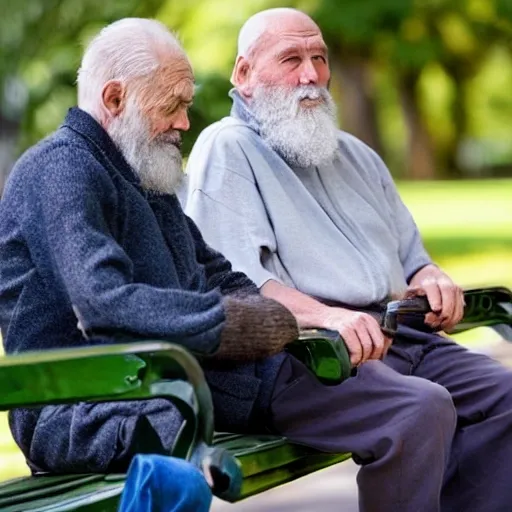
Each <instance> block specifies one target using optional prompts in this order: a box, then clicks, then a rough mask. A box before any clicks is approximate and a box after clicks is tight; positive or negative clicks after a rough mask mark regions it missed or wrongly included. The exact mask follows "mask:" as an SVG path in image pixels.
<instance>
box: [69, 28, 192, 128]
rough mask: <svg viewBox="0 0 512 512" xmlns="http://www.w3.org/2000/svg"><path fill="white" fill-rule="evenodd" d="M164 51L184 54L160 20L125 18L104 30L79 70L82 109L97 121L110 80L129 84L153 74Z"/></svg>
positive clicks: (80, 104)
mask: <svg viewBox="0 0 512 512" xmlns="http://www.w3.org/2000/svg"><path fill="white" fill-rule="evenodd" d="M162 49H170V50H179V51H181V52H182V51H183V50H182V48H181V45H180V43H179V41H178V39H177V38H176V37H175V36H174V35H173V34H172V33H171V32H170V31H169V29H168V28H167V27H166V26H165V25H164V24H163V23H160V22H159V21H156V20H150V19H143V18H124V19H122V20H119V21H116V22H114V23H112V24H110V25H108V26H106V27H105V28H103V30H101V32H100V33H99V34H98V35H97V36H96V37H95V38H94V39H93V40H92V41H91V42H90V43H89V45H88V46H87V48H86V50H85V53H84V56H83V58H82V63H81V66H80V69H79V71H78V79H77V84H78V106H79V107H80V108H81V109H82V110H85V111H86V112H88V113H89V114H91V115H92V116H93V117H95V118H96V119H98V118H99V115H100V106H101V102H102V99H101V93H102V90H103V87H104V85H105V84H106V83H107V82H108V81H109V80H119V81H121V82H123V83H127V82H129V81H131V80H134V79H137V78H142V77H144V76H148V75H150V74H151V73H153V72H154V71H155V70H156V69H157V68H158V66H159V64H160V59H159V53H160V52H161V50H162Z"/></svg>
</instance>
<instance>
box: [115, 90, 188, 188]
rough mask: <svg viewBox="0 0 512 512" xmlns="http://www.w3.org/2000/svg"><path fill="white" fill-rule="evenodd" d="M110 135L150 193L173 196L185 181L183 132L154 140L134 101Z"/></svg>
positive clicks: (130, 100) (118, 117)
mask: <svg viewBox="0 0 512 512" xmlns="http://www.w3.org/2000/svg"><path fill="white" fill-rule="evenodd" d="M107 132H108V134H109V135H110V137H111V138H112V140H113V141H114V143H115V144H116V146H117V147H118V148H119V150H120V151H121V153H122V154H123V156H124V158H125V159H126V161H127V162H128V163H129V164H130V166H131V167H132V169H133V171H134V172H135V173H136V174H137V176H138V177H139V178H140V181H141V185H142V187H143V188H145V189H146V190H151V191H153V192H158V193H161V194H173V193H174V192H175V191H176V189H177V187H178V185H179V184H180V182H181V180H182V179H183V171H182V159H181V153H180V150H179V148H178V146H179V144H180V136H179V133H178V132H176V134H173V135H171V134H161V135H158V136H157V137H155V138H154V139H153V140H150V130H149V123H148V122H147V120H146V119H145V118H144V117H143V115H142V114H141V112H140V110H139V108H138V106H137V105H136V104H135V102H134V101H133V100H132V99H128V101H127V104H126V108H125V110H124V112H123V113H122V114H121V115H120V116H117V117H115V118H113V119H112V121H111V122H110V124H109V126H108V128H107Z"/></svg>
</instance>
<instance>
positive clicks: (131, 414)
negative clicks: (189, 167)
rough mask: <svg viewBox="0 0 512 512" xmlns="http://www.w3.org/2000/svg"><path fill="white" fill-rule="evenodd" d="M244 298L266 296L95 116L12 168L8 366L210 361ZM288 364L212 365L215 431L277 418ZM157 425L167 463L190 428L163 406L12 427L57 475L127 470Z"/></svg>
mask: <svg viewBox="0 0 512 512" xmlns="http://www.w3.org/2000/svg"><path fill="white" fill-rule="evenodd" d="M235 290H245V291H246V292H251V293H254V292H256V289H255V287H254V285H253V283H252V282H251V281H250V280H249V279H248V278H247V277H246V276H245V275H244V274H241V273H237V272H233V271H232V270H231V266H230V264H229V262H228V261H227V260H226V259H225V258H224V257H223V256H222V255H220V254H219V253H217V252H215V251H213V250H212V249H210V248H209V247H208V246H207V245H206V244H205V243H204V241H203V239H202V237H201V235H200V233H199V231H198V230H197V228H196V227H195V225H194V224H193V222H192V221H191V220H190V219H189V218H187V217H186V216H185V215H184V213H183V212H182V210H181V208H180V206H179V203H178V201H177V199H176V197H175V196H174V195H157V194H151V193H148V192H147V191H144V190H143V189H142V188H141V186H140V183H139V180H138V178H137V176H136V175H135V174H134V173H133V171H132V170H131V168H130V167H129V165H128V164H127V163H126V161H125V160H124V158H123V156H122V155H121V153H120V152H119V151H118V150H117V148H116V147H115V145H114V143H113V142H112V140H111V139H110V137H109V136H108V134H107V133H106V132H105V131H104V130H103V128H101V126H100V125H99V124H98V123H97V122H96V121H95V120H94V119H93V118H92V117H90V116H89V115H88V114H86V113H85V112H83V111H81V110H79V109H77V108H74V109H71V110H70V112H69V113H68V116H67V117H66V120H65V122H64V124H63V125H62V126H61V127H60V128H59V129H58V130H57V131H56V132H55V133H54V134H52V135H51V136H49V137H48V138H46V139H45V140H43V141H42V142H40V143H39V144H37V145H36V146H35V147H33V148H32V149H30V150H29V151H27V152H26V153H25V154H24V155H23V156H22V157H21V158H20V160H19V161H18V163H17V164H16V166H15V167H14V169H13V171H12V173H11V175H10V178H9V180H8V183H7V186H6V189H5V192H4V196H3V198H2V201H1V203H0V326H1V330H2V336H3V342H4V347H5V350H6V352H7V353H16V352H19V351H25V350H34V349H47V348H55V347H66V346H79V345H86V344H91V343H106V342H113V341H115V336H122V337H123V338H124V339H125V340H126V338H127V337H128V338H133V339H137V338H139V339H140V338H141V337H142V338H144V337H145V338H152V339H155V338H160V339H165V340H169V341H172V342H176V343H180V344H182V345H184V346H186V347H187V348H188V349H190V350H191V351H193V352H194V353H196V354H207V355H208V354H212V353H214V352H215V351H216V350H217V348H218V346H219V342H220V336H221V333H222V330H223V326H224V322H225V309H224V307H223V297H222V296H223V295H225V294H229V293H231V292H233V291H235ZM73 307H74V308H76V311H77V312H78V315H79V317H80V321H81V323H82V326H83V328H84V330H85V331H86V332H87V333H90V334H91V337H90V338H89V339H88V340H87V339H86V338H84V336H83V335H82V332H81V331H80V330H79V329H78V328H77V316H76V315H75V313H74V311H73ZM282 357H283V356H282V355H279V356H276V357H273V358H268V359H266V360H263V361H261V362H258V363H247V364H243V365H242V364H235V363H230V364H225V363H218V367H216V363H215V362H212V363H210V364H209V369H208V371H207V378H208V380H209V382H210V386H211V389H212V393H213V396H214V403H215V407H216V420H217V427H218V428H231V429H234V430H244V429H246V428H247V425H248V423H249V418H250V415H251V412H252V413H253V414H254V410H255V404H256V409H261V410H264V409H265V408H266V407H267V405H268V404H267V402H268V399H269V396H270V393H271V389H272V385H273V382H274V379H275V376H276V374H277V371H278V368H279V365H280V362H281V361H282ZM91 377H93V376H91ZM262 380H263V382H264V384H263V385H262ZM146 420H149V424H150V425H151V426H152V428H153V429H154V430H155V431H156V433H157V434H158V438H159V439H160V441H161V443H162V449H168V448H169V447H170V444H171V443H172V439H173V437H174V435H175V433H176V431H177V429H178V427H179V423H180V417H179V415H178V414H177V412H176V411H175V409H174V408H173V407H172V406H171V405H170V404H168V403H167V402H165V401H163V400H155V401H152V403H151V404H144V403H142V402H141V403H137V402H129V403H124V404H96V405H90V404H79V405H76V406H55V407H54V406H50V407H46V408H44V409H43V411H42V412H41V410H40V409H36V410H30V411H28V410H19V411H15V412H14V413H12V414H11V418H10V421H11V429H12V431H13V434H14V437H15V439H16V441H17V442H18V444H19V445H20V447H21V448H22V450H23V451H24V453H25V455H26V456H27V458H28V459H29V460H30V461H31V464H32V467H33V468H34V469H42V470H53V471H91V470H93V471H96V470H98V471H101V470H105V469H106V468H107V467H109V466H110V467H112V465H114V466H115V464H116V463H117V462H119V461H121V462H122V463H124V462H125V459H124V458H123V457H125V456H126V453H128V452H129V451H131V450H133V446H132V445H133V444H134V443H137V442H139V441H138V440H134V435H135V434H134V432H135V431H136V430H137V429H139V430H140V429H142V431H144V430H147V427H148V425H149V424H148V422H147V421H146ZM141 425H142V426H141ZM149 437H151V436H148V438H149ZM49 441H50V442H49ZM150 449H152V450H154V449H155V448H154V446H153V447H151V448H150ZM116 461H117V462H116Z"/></svg>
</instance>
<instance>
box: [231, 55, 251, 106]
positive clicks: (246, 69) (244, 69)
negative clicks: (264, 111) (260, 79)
mask: <svg viewBox="0 0 512 512" xmlns="http://www.w3.org/2000/svg"><path fill="white" fill-rule="evenodd" d="M250 73H251V66H250V65H249V61H248V60H247V59H246V58H245V57H243V56H242V55H239V56H238V57H237V59H236V63H235V67H234V69H233V74H232V75H231V83H232V84H233V85H234V86H235V87H236V88H237V89H238V91H239V92H240V93H241V94H242V95H243V96H245V97H247V98H249V97H250V96H251V95H252V87H251V86H250V85H249V82H250V80H249V78H250Z"/></svg>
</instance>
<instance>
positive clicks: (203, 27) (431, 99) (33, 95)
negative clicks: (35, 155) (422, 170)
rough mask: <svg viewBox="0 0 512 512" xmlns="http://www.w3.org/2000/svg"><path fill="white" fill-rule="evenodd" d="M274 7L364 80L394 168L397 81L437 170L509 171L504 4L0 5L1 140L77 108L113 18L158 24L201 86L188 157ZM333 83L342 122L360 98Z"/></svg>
mask: <svg viewBox="0 0 512 512" xmlns="http://www.w3.org/2000/svg"><path fill="white" fill-rule="evenodd" d="M276 6H291V7H297V8H301V9H303V10H305V11H306V12H309V13H310V14H311V15H312V16H313V17H314V19H315V20H317V22H318V23H319V25H320V27H321V29H322V31H323V33H324V36H325V39H326V42H327V43H328V46H329V48H330V60H331V63H332V65H333V67H338V68H339V69H343V66H345V65H346V64H347V63H350V65H357V66H360V67H361V69H362V70H363V71H362V75H365V76H367V77H368V80H367V83H361V84H360V86H359V87H355V90H356V91H357V90H361V93H363V92H364V94H365V95H366V99H365V101H367V102H368V101H369V102H373V103H374V105H375V109H376V112H377V116H376V119H375V120H370V121H369V122H370V123H376V126H375V131H376V132H377V133H378V134H379V135H380V138H381V139H382V141H383V145H384V153H385V154H387V155H388V156H390V158H391V160H390V161H391V162H392V163H393V164H396V167H395V165H394V168H395V169H400V167H403V161H404V154H405V152H406V149H407V143H406V142H407V140H408V139H409V138H410V137H411V133H410V130H411V127H410V126H409V125H408V124H407V123H406V119H407V117H406V115H405V112H404V111H403V103H402V100H403V98H402V97H401V96H400V95H399V91H400V90H401V91H402V92H403V88H402V89H400V87H402V86H403V84H404V83H406V84H409V85H408V86H409V89H410V90H409V93H410V94H412V101H413V103H414V104H415V105H416V107H417V109H418V111H419V113H420V117H421V119H422V122H423V123H424V127H425V129H426V130H427V133H429V134H430V135H431V138H432V144H433V147H434V150H435V155H436V158H437V166H436V172H439V173H442V172H443V171H444V169H445V168H447V167H449V166H451V165H462V167H463V168H464V170H465V172H480V171H479V170H478V169H479V167H478V165H472V162H474V161H476V160H475V159H474V158H473V157H472V156H471V155H475V154H485V155H486V156H485V158H480V159H479V160H478V159H477V160H478V161H479V162H481V165H489V164H492V165H495V164H499V163H504V162H507V161H510V158H511V157H510V152H509V151H506V150H503V147H504V144H505V141H506V140H508V135H507V134H508V124H509V122H508V121H507V119H509V115H510V112H511V111H512V103H511V102H512V99H511V98H512V96H511V95H510V94H509V93H508V91H509V90H510V88H511V87H512V52H510V48H511V46H510V42H511V41H512V39H511V38H512V2H511V1H510V0H386V1H375V0H286V1H278V0H247V1H244V2H240V1H237V0H188V1H187V2H182V1H180V0H145V1H144V2H140V1H138V0H123V1H116V2H105V1H104V0H80V1H77V0H2V14H3V16H2V17H1V18H0V120H1V121H2V128H1V129H0V136H1V135H2V132H3V131H4V130H10V132H11V133H12V134H14V135H15V136H16V137H17V140H18V145H19V149H20V150H21V149H24V148H26V147H28V146H29V145H31V144H33V143H34V142H36V141H37V140H39V139H40V138H42V137H43V136H45V135H46V134H47V133H48V132H50V131H51V130H53V129H54V128H55V127H56V126H57V125H58V124H59V123H60V122H61V120H62V118H63V116H64V115H65V112H66V110H67V109H68V108H69V107H70V106H72V105H73V104H74V103H75V102H76V99H75V98H76V91H75V80H76V70H77V68H78V66H79V63H80V59H81V54H82V51H83V47H84V44H86V42H87V41H88V40H89V39H90V37H91V36H92V35H93V34H95V33H96V32H97V31H98V30H99V29H100V28H101V27H102V26H104V25H105V24H107V23H109V22H111V21H114V20H116V19H119V18H122V17H126V16H142V17H156V18H158V19H160V20H162V21H163V22H164V23H166V24H167V25H168V26H169V27H171V28H172V29H174V30H175V31H176V32H177V33H178V35H179V37H180V38H181V40H182V41H183V44H184V46H185V48H186V50H187V52H188V54H189V56H190V59H191V61H192V64H193V66H194V70H195V73H196V82H197V84H198V85H199V88H198V91H197V96H196V100H195V103H194V106H193V108H192V111H191V120H192V129H191V131H190V133H189V134H188V135H187V136H185V146H184V148H185V152H188V151H189V149H190V147H191V144H192V142H193V140H194V139H195V138H196V136H197V135H198V133H199V132H200V131H201V130H202V129H203V128H204V127H205V126H206V125H208V124H209V123H211V122H213V121H215V120H217V119H219V118H220V117H222V116H224V115H226V114H227V113H228V112H229V108H230V100H229V98H228V97H227V91H228V90H229V88H230V85H229V81H228V80H229V75H230V72H231V68H232V65H233V63H234V59H235V54H236V39H237V33H238V30H239V29H240V27H241V26H242V24H243V23H244V21H245V20H246V19H247V18H248V17H249V16H250V15H252V14H254V13H255V12H257V11H259V10H261V9H265V8H269V7H276ZM339 80H340V79H339V76H338V75H335V76H334V77H333V90H334V91H335V92H336V91H339V92H340V93H339V94H338V97H339V98H341V111H342V112H343V102H344V101H349V102H352V101H358V100H357V98H349V97H344V87H343V85H344V84H342V87H341V88H340V82H339ZM344 127H345V128H346V129H348V130H349V131H350V130H351V129H352V127H351V126H350V125H349V126H346V125H345V126H344ZM468 148H469V149H468ZM482 152H483V153H482ZM468 155H470V156H468Z"/></svg>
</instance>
